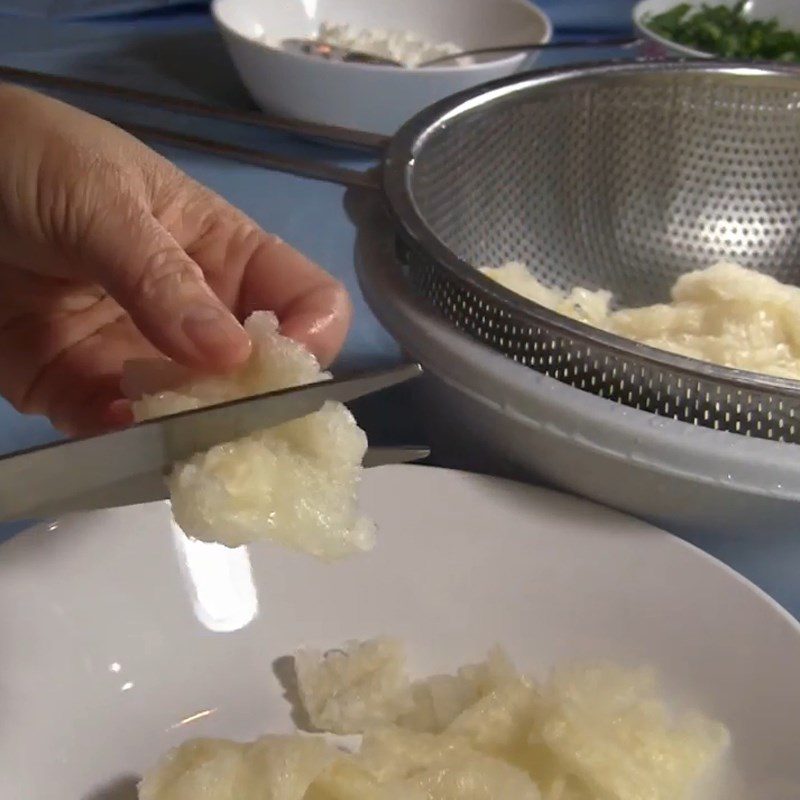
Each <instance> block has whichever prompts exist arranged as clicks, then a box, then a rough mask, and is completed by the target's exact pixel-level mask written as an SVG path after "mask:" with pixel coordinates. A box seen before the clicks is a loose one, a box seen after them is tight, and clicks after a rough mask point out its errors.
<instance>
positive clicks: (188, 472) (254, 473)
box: [134, 311, 374, 560]
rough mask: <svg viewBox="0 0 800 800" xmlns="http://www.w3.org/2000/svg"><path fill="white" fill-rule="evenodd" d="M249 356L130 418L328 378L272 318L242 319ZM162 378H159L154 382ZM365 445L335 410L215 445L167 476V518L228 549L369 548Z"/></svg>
mask: <svg viewBox="0 0 800 800" xmlns="http://www.w3.org/2000/svg"><path fill="white" fill-rule="evenodd" d="M245 328H246V330H247V332H248V333H249V334H250V338H251V339H252V342H253V350H252V354H251V356H250V359H249V360H248V361H247V362H246V363H245V364H244V365H243V366H242V367H241V368H239V369H238V370H237V371H236V372H234V373H232V374H228V375H224V376H191V377H190V378H189V379H186V373H185V370H178V376H179V380H180V385H178V386H172V388H170V389H167V390H165V391H159V392H156V393H153V394H146V395H144V396H143V397H141V398H140V399H139V400H136V401H135V402H134V414H135V416H136V418H137V420H145V419H152V418H154V417H159V416H163V415H164V414H171V413H176V412H179V411H186V410H189V409H193V408H200V407H202V406H206V405H213V404H215V403H222V402H225V401H228V400H235V399H238V398H241V397H246V396H248V395H254V394H261V393H264V392H270V391H276V390H278V389H285V388H287V387H290V386H297V385H301V384H307V383H314V382H316V381H321V380H326V379H328V378H330V375H329V373H326V372H323V371H322V370H321V369H320V366H319V364H318V362H317V360H316V358H314V356H313V355H312V354H311V353H309V352H308V351H307V350H306V349H305V348H303V347H302V346H301V345H299V344H297V343H296V342H294V341H292V340H291V339H287V338H286V337H284V336H281V335H280V333H279V332H278V320H277V318H276V317H275V315H274V314H272V313H270V312H266V311H259V312H256V313H254V314H252V315H251V316H250V317H249V318H248V319H247V321H246V322H245ZM159 377H160V379H162V380H163V379H165V376H164V375H161V376H159ZM366 449H367V438H366V435H365V434H364V432H363V431H362V430H361V429H360V428H359V427H358V425H357V424H356V422H355V420H354V419H353V416H352V415H351V413H350V412H349V411H348V409H347V408H346V407H345V406H344V405H342V404H341V403H331V402H329V403H326V404H325V406H324V407H323V408H322V409H321V410H320V411H318V412H316V413H315V414H309V415H308V416H306V417H303V418H302V419H297V420H292V421H291V422H287V423H285V424H283V425H279V426H277V427H274V428H269V429H266V430H264V431H261V432H260V433H256V434H253V435H252V436H248V437H246V438H244V439H240V440H238V441H235V442H229V443H227V444H223V445H218V446H217V447H213V448H212V449H211V450H209V451H208V452H206V453H199V454H197V455H195V456H194V457H193V458H191V459H190V460H189V461H186V462H184V463H182V464H176V465H175V467H174V468H173V470H172V473H171V475H170V476H169V478H168V484H169V488H170V493H171V497H172V510H173V514H174V515H175V520H176V522H177V523H178V525H180V527H181V528H182V529H183V530H184V532H185V533H187V534H188V535H189V536H192V537H194V538H196V539H200V540H202V541H207V542H220V543H222V544H225V545H228V546H229V547H237V546H239V545H242V544H247V543H249V542H253V541H257V540H259V539H270V540H273V541H276V542H278V543H280V544H283V545H286V546H288V547H292V548H294V549H297V550H302V551H304V552H308V553H311V554H312V555H315V556H318V557H319V558H323V559H326V560H332V559H336V558H340V557H342V556H344V555H348V554H350V553H353V552H359V551H363V550H369V549H370V548H371V547H372V546H373V544H374V526H373V524H372V523H371V522H370V521H369V520H367V519H365V518H363V517H361V516H360V515H359V513H358V504H357V497H356V490H357V486H358V482H359V478H360V475H361V470H362V467H361V461H362V459H363V457H364V453H365V452H366Z"/></svg>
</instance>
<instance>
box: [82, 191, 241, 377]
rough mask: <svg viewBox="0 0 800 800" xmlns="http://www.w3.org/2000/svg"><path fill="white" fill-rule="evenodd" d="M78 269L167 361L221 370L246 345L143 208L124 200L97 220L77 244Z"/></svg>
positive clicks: (198, 273) (197, 273)
mask: <svg viewBox="0 0 800 800" xmlns="http://www.w3.org/2000/svg"><path fill="white" fill-rule="evenodd" d="M82 249H83V252H82V253H81V256H82V258H83V259H84V267H83V268H84V270H86V271H87V272H89V274H90V275H91V277H92V278H93V279H94V280H96V281H97V282H98V283H99V284H100V285H101V286H103V287H104V288H105V289H106V291H108V293H109V294H110V295H111V296H112V297H114V299H115V300H116V301H117V302H118V303H119V304H120V305H121V306H122V307H123V308H124V309H125V310H126V311H127V312H128V313H129V314H130V316H131V318H132V319H133V321H134V322H135V323H136V325H137V327H138V328H139V329H140V330H141V332H142V333H143V334H144V335H145V336H146V337H147V338H148V339H149V340H150V341H151V342H152V343H153V344H154V345H155V346H156V347H157V348H158V349H159V350H161V352H162V353H164V354H165V355H166V356H168V357H170V358H172V359H175V360H176V361H178V362H180V363H182V364H185V365H187V366H194V367H198V368H202V369H210V370H217V369H218V370H224V369H228V368H231V367H233V366H235V365H236V364H238V363H241V362H242V361H244V360H245V359H246V358H247V355H248V354H249V351H250V340H249V338H248V336H247V334H246V333H245V331H244V329H243V328H242V326H241V325H240V324H239V322H238V321H237V320H236V318H235V317H234V315H233V314H232V313H231V311H230V310H229V309H228V308H227V306H226V305H225V304H224V303H223V302H222V300H221V299H220V298H219V297H217V295H216V294H215V293H214V292H213V291H212V290H211V288H210V287H209V286H208V284H207V283H206V280H205V276H204V275H203V271H202V270H201V268H200V267H199V266H198V264H197V263H195V262H194V261H193V260H192V259H191V258H190V257H189V256H188V255H187V254H186V252H185V251H184V250H183V248H182V247H181V246H180V245H179V244H178V242H177V241H175V239H174V238H173V236H172V235H171V234H170V233H169V232H168V231H167V230H166V229H165V228H164V227H163V226H162V225H161V224H160V223H159V222H158V220H156V219H155V218H154V217H153V216H152V215H151V214H150V212H149V210H148V209H147V208H146V207H144V206H143V205H139V204H137V203H136V202H135V201H134V200H132V199H125V198H123V199H122V200H121V201H120V202H116V203H112V204H111V205H110V207H107V208H105V209H104V210H102V211H99V212H98V213H97V216H96V218H94V219H93V220H92V223H91V224H90V225H89V226H87V236H86V238H85V240H84V241H83V244H82Z"/></svg>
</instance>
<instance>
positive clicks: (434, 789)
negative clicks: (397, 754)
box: [407, 753, 541, 800]
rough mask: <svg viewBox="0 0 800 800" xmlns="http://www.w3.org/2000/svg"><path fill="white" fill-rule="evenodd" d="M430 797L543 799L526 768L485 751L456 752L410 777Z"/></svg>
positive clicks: (433, 799) (441, 799)
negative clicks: (493, 756) (456, 753)
mask: <svg viewBox="0 0 800 800" xmlns="http://www.w3.org/2000/svg"><path fill="white" fill-rule="evenodd" d="M407 785H408V786H409V787H411V788H421V789H423V790H424V791H425V792H426V793H427V794H426V796H427V797H428V798H429V800H506V798H508V800H511V798H513V800H540V798H541V795H540V793H539V789H538V788H537V786H536V784H535V783H534V782H533V781H532V780H531V778H530V776H529V775H528V774H527V773H526V772H524V771H523V770H521V769H519V768H517V767H515V766H513V765H512V764H508V763H507V762H505V761H501V760H500V759H499V758H492V757H491V756H487V755H484V754H482V753H472V754H470V755H469V756H466V757H460V756H458V755H453V756H450V757H447V758H445V759H443V760H442V761H441V762H438V763H434V764H433V765H432V766H431V767H429V768H428V769H427V770H425V771H423V772H421V773H420V774H418V775H415V776H414V777H412V778H410V779H408V781H407Z"/></svg>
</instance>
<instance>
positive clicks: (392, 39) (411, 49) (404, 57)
mask: <svg viewBox="0 0 800 800" xmlns="http://www.w3.org/2000/svg"><path fill="white" fill-rule="evenodd" d="M316 38H317V39H318V40H319V41H321V42H325V43H326V44H332V45H336V46H337V47H343V48H346V49H349V50H355V51H358V52H360V53H369V54H370V55H374V56H381V57H383V58H391V59H392V60H394V61H399V62H400V63H401V64H403V65H404V66H406V67H416V66H417V65H418V64H420V63H422V62H424V61H429V60H433V59H435V58H442V57H444V56H448V55H454V54H455V53H458V52H460V48H459V46H458V45H457V44H453V43H452V42H441V43H435V42H431V41H428V40H427V39H424V38H423V37H421V36H417V35H416V34H414V33H412V32H411V31H398V30H380V29H364V28H361V29H359V28H355V27H354V26H352V25H337V24H333V23H330V22H323V23H322V24H321V25H320V27H319V31H318V33H317V36H316ZM453 63H454V64H458V63H459V61H455V60H454V61H453Z"/></svg>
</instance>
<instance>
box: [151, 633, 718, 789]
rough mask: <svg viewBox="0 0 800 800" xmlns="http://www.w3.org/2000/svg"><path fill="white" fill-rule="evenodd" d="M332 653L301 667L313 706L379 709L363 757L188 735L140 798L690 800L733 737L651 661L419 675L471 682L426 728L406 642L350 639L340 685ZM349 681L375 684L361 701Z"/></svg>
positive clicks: (269, 739)
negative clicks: (693, 708)
mask: <svg viewBox="0 0 800 800" xmlns="http://www.w3.org/2000/svg"><path fill="white" fill-rule="evenodd" d="M301 657H302V658H303V659H307V658H309V654H307V653H305V654H303V655H302V656H301ZM326 660H327V659H325V658H324V657H322V656H318V658H317V661H316V663H314V662H310V663H308V664H304V667H303V669H304V670H307V669H315V668H316V669H318V670H321V672H322V673H324V675H325V677H326V680H325V681H323V682H320V683H318V684H316V686H315V692H314V703H315V705H316V704H317V703H318V702H320V701H321V702H322V703H323V704H324V705H328V706H334V705H336V704H338V703H339V702H340V696H341V695H342V694H344V695H346V696H348V697H349V702H350V703H351V704H352V703H354V702H356V701H357V700H358V701H359V702H361V703H362V705H363V706H364V709H366V710H369V709H370V708H372V709H375V712H376V713H375V714H373V715H370V714H366V715H364V716H363V719H364V721H365V723H366V726H365V727H364V728H361V729H360V730H358V731H357V732H360V733H363V738H362V741H361V745H360V748H359V749H358V750H357V751H356V752H354V753H347V752H343V751H341V750H337V749H335V748H334V747H333V746H332V745H330V744H328V743H326V742H325V740H324V739H323V738H322V737H319V738H314V737H309V736H302V735H299V734H298V735H296V736H294V737H292V736H282V737H277V736H266V737H264V738H262V739H258V740H256V741H255V742H252V743H236V742H231V741H225V740H202V739H201V740H193V741H189V742H186V743H184V744H182V745H181V746H179V747H178V748H176V749H175V750H173V751H171V752H170V753H168V754H167V755H166V756H165V757H164V758H163V759H162V761H161V763H160V764H159V765H157V766H156V768H155V769H154V770H153V771H152V772H150V773H149V774H148V775H146V776H145V778H144V780H143V781H142V783H141V785H140V788H139V798H140V800H200V799H201V798H202V800H234V798H235V800H264V798H278V797H280V798H283V799H284V800H401V799H402V800H512V798H513V800H644V798H647V800H689V798H690V797H691V796H692V792H693V791H694V790H695V789H696V788H698V787H699V786H701V785H702V784H703V781H704V780H707V779H708V777H709V776H710V775H711V774H712V773H713V770H714V767H716V766H717V765H719V763H720V758H721V756H722V754H723V752H724V751H725V750H726V748H727V746H728V743H729V739H730V735H729V733H728V731H727V729H726V728H725V726H724V725H722V724H721V723H718V722H713V721H711V720H709V719H707V718H705V717H704V716H702V715H700V714H699V713H697V712H688V713H684V714H678V715H676V714H673V713H672V712H671V711H670V710H669V709H668V707H667V705H666V703H665V701H664V700H663V699H662V698H661V697H660V694H659V692H658V688H657V685H656V680H655V676H654V674H653V673H652V671H650V670H646V669H625V668H622V667H618V666H614V665H611V664H607V663H597V664H587V665H582V666H578V665H570V666H565V667H561V668H559V669H556V670H555V671H553V673H552V674H551V676H550V677H549V679H548V680H546V681H544V682H537V681H535V680H533V679H532V678H530V677H527V676H525V675H522V674H520V673H519V672H518V671H517V670H516V669H515V668H514V666H513V665H512V664H511V661H510V660H509V659H508V657H507V656H506V655H505V654H504V653H503V652H502V651H501V650H499V649H498V648H496V649H495V650H494V651H493V652H492V654H490V657H489V659H487V661H485V662H484V663H482V664H478V665H470V666H466V667H462V668H461V669H460V670H458V672H457V673H456V674H455V675H449V676H433V677H430V678H428V679H426V680H425V681H421V682H420V683H421V684H422V685H428V686H430V685H432V684H433V683H434V682H435V680H436V679H437V678H439V679H442V678H448V679H450V681H452V682H453V683H458V684H461V685H462V689H463V691H462V692H461V696H462V698H463V702H462V704H461V705H460V707H458V708H456V709H455V713H454V714H453V717H452V720H451V721H449V722H447V723H446V724H444V725H441V724H439V722H436V723H435V724H433V725H432V726H431V727H430V728H428V729H424V728H413V727H410V726H409V725H407V724H406V722H405V719H407V717H406V718H404V717H402V716H398V714H399V708H400V706H398V705H397V704H396V703H395V698H396V697H397V686H398V678H402V680H400V683H402V684H403V685H404V686H405V687H406V688H407V686H408V678H407V676H405V671H404V663H405V658H404V654H403V650H402V646H401V644H400V643H399V642H397V641H395V640H390V639H378V640H372V641H367V642H362V643H350V644H348V645H346V646H345V648H344V650H343V651H342V652H341V653H340V655H339V660H340V662H341V663H340V664H339V667H340V669H339V670H338V675H339V678H340V680H338V681H337V680H336V679H335V678H336V674H337V673H334V672H332V671H330V669H329V664H327V663H326ZM348 661H351V662H352V663H351V664H350V665H348V663H347V662H348ZM365 667H366V669H365ZM354 675H359V676H361V677H362V678H365V677H366V678H367V684H366V690H365V691H364V692H363V693H362V694H361V695H360V700H359V691H358V688H359V685H361V684H359V682H356V683H355V684H354V682H353V676H354ZM300 681H301V690H302V681H303V676H302V675H300ZM379 687H384V688H385V691H384V692H381V691H380V688H379ZM390 709H393V714H394V719H392V718H391V715H387V712H388V711H389V710H390ZM309 711H311V709H309ZM420 718H421V717H420V716H419V715H417V716H416V717H415V719H416V720H419V719H420ZM376 719H381V720H383V721H384V724H383V725H381V726H378V727H376V726H375V724H374V723H375V721H376ZM349 727H350V726H348V728H349ZM293 743H294V744H293Z"/></svg>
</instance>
